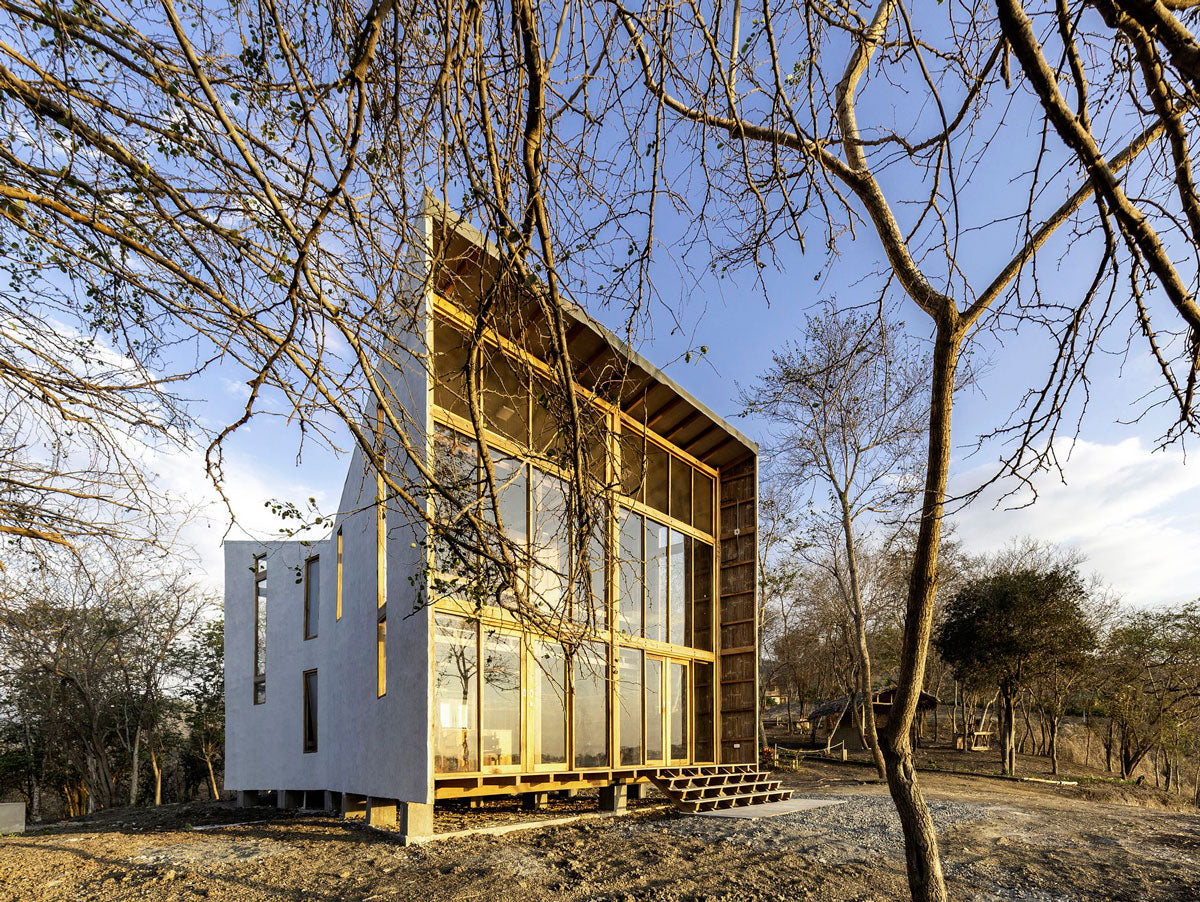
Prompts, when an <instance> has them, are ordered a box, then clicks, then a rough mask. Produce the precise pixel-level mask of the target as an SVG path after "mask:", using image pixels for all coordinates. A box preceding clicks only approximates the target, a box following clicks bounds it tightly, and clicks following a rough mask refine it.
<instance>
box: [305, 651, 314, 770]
mask: <svg viewBox="0 0 1200 902" xmlns="http://www.w3.org/2000/svg"><path fill="white" fill-rule="evenodd" d="M316 750H317V672H316V671H315V670H306V671H305V672H304V751H306V752H315V751H316Z"/></svg>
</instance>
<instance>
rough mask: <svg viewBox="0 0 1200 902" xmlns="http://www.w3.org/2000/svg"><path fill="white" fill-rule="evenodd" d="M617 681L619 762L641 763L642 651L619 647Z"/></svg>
mask: <svg viewBox="0 0 1200 902" xmlns="http://www.w3.org/2000/svg"><path fill="white" fill-rule="evenodd" d="M618 684H619V689H620V691H619V693H618V695H619V698H620V705H621V712H620V728H621V763H622V764H641V763H642V652H641V651H639V650H638V649H636V648H622V649H621V657H620V672H619V674H618ZM660 745H661V743H660Z"/></svg>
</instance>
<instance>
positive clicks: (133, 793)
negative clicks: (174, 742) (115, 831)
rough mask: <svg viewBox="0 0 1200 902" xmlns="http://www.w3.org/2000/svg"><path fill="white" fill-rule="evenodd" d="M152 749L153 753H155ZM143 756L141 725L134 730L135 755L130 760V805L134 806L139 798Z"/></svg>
mask: <svg viewBox="0 0 1200 902" xmlns="http://www.w3.org/2000/svg"><path fill="white" fill-rule="evenodd" d="M153 753H154V752H153V749H151V754H153ZM141 758H142V728H141V726H140V725H139V726H138V728H137V729H136V730H134V731H133V755H132V756H131V758H130V761H129V806H130V807H131V808H132V807H133V806H134V805H136V804H137V800H138V765H139V764H140V763H141Z"/></svg>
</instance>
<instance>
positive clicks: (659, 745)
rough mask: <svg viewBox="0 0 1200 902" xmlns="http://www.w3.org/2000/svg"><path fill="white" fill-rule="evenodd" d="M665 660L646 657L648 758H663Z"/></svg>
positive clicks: (660, 759) (658, 759)
mask: <svg viewBox="0 0 1200 902" xmlns="http://www.w3.org/2000/svg"><path fill="white" fill-rule="evenodd" d="M662 680H663V662H662V659H661V658H649V657H648V658H646V760H647V761H662V760H663V697H662Z"/></svg>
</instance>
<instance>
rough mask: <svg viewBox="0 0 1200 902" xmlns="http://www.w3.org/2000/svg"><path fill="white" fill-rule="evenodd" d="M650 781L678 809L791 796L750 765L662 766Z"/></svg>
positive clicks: (711, 807)
mask: <svg viewBox="0 0 1200 902" xmlns="http://www.w3.org/2000/svg"><path fill="white" fill-rule="evenodd" d="M650 781H651V782H652V783H653V784H654V785H655V786H657V787H658V788H659V789H660V790H661V791H662V793H663V794H664V795H665V796H666V797H667V798H669V799H670V800H671V802H672V804H673V805H674V806H675V808H676V809H677V810H679V811H687V812H691V813H694V812H697V811H717V810H719V809H722V808H741V807H743V806H745V805H761V804H762V803H764V802H782V801H784V800H785V799H790V798H791V797H792V791H791V790H790V789H783V788H782V784H781V783H780V781H779V780H774V779H772V778H771V776H770V774H767V773H765V772H763V771H761V770H759V769H758V768H757V767H756V766H755V765H753V764H692V765H687V766H683V767H664V768H662V769H661V770H659V771H658V772H657V773H655V774H653V775H651V777H650Z"/></svg>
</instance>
